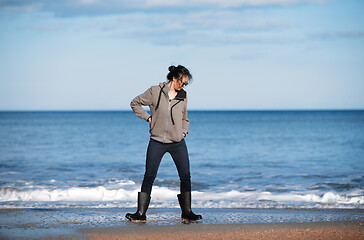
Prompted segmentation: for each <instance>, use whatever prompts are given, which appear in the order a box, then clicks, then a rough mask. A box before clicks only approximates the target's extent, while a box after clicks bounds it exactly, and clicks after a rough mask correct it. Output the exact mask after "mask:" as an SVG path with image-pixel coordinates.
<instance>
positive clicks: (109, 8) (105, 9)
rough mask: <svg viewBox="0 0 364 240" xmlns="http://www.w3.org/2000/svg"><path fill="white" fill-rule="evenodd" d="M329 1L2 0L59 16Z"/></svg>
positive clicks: (6, 6)
mask: <svg viewBox="0 0 364 240" xmlns="http://www.w3.org/2000/svg"><path fill="white" fill-rule="evenodd" d="M326 1H328V0H183V1H180V0H133V1H127V0H102V1H101V0H62V1H58V0H33V1H29V0H18V1H11V0H2V1H0V10H1V9H2V10H7V11H38V10H40V11H46V12H53V13H55V14H56V15H57V16H63V17H65V16H68V17H72V16H82V15H86V16H87V15H110V14H112V15H114V14H120V13H128V12H129V13H130V12H134V11H167V10H168V11H173V12H183V11H185V10H188V11H201V10H206V9H212V8H215V10H216V9H219V8H225V9H235V8H239V7H240V8H241V7H250V6H253V7H270V6H278V7H279V6H283V7H286V6H290V5H295V4H302V3H304V4H321V3H324V2H326Z"/></svg>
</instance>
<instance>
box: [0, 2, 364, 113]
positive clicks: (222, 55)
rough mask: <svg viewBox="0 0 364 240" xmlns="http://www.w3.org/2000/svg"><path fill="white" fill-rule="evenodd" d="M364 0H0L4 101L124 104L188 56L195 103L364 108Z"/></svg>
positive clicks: (84, 106)
mask: <svg viewBox="0 0 364 240" xmlns="http://www.w3.org/2000/svg"><path fill="white" fill-rule="evenodd" d="M363 11H364V1H362V0H336V1H335V0H195V1H192V0H185V1H176V0H138V1H124V0H121V1H117V0H103V1H101V0H64V1H57V0H33V1H29V0H16V1H15V0H0V110H124V109H130V108H129V103H130V101H131V99H132V98H134V97H135V96H136V95H138V94H140V93H142V92H143V91H144V90H146V89H147V88H148V87H149V86H151V85H156V84H158V83H159V82H162V81H165V76H166V74H167V69H168V66H169V65H171V64H175V65H176V64H182V65H185V66H186V67H188V68H189V69H190V70H191V72H192V74H193V76H194V82H193V83H192V84H191V85H189V86H188V87H187V88H186V90H187V92H188V99H189V108H190V109H227V110H228V109H241V110H253V109H254V110H265V109H272V110H273V109H364V94H363V93H364V67H363V66H364V24H363V23H364V14H362V13H363Z"/></svg>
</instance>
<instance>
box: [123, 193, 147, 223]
mask: <svg viewBox="0 0 364 240" xmlns="http://www.w3.org/2000/svg"><path fill="white" fill-rule="evenodd" d="M149 202H150V195H149V194H148V193H145V192H138V210H137V211H136V213H134V214H131V213H127V214H126V215H125V217H126V218H127V219H129V221H136V220H139V221H140V220H142V221H143V220H144V221H145V220H146V219H147V217H146V216H145V213H146V212H147V209H148V206H149Z"/></svg>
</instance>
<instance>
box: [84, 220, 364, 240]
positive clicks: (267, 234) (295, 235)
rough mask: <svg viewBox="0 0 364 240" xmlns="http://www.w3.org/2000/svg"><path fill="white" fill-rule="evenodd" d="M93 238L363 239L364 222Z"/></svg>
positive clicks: (138, 230) (91, 232)
mask: <svg viewBox="0 0 364 240" xmlns="http://www.w3.org/2000/svg"><path fill="white" fill-rule="evenodd" d="M81 233H82V234H83V235H85V236H87V237H89V238H90V239H150V240H154V239H155V240H157V239H158V240H159V239H161V240H163V239H280V240H285V239H364V225H363V222H312V223H259V224H257V223H252V224H209V225H199V224H191V225H169V226H165V225H164V226H148V225H145V226H143V225H140V226H131V227H109V228H92V229H85V230H82V231H81Z"/></svg>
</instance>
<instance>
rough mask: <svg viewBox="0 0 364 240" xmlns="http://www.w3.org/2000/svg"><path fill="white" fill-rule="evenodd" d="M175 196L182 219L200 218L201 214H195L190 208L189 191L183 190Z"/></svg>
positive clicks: (192, 219)
mask: <svg viewBox="0 0 364 240" xmlns="http://www.w3.org/2000/svg"><path fill="white" fill-rule="evenodd" d="M177 197H178V201H179V205H180V206H181V209H182V220H187V221H196V220H200V219H202V216H201V215H196V214H194V213H193V212H192V210H191V192H183V193H181V194H178V195H177Z"/></svg>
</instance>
